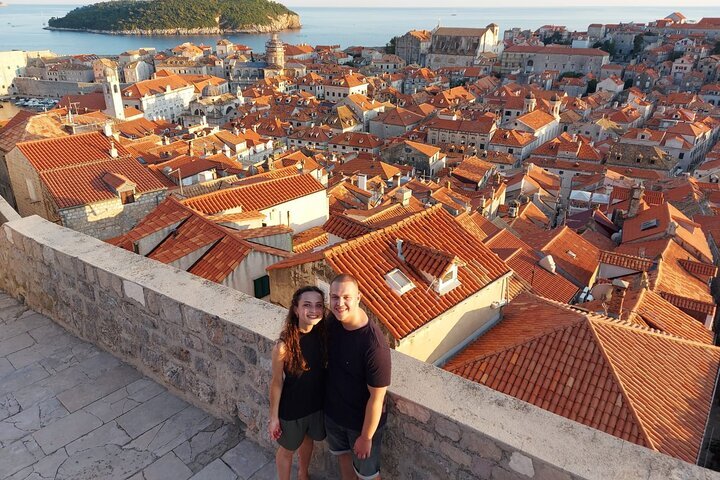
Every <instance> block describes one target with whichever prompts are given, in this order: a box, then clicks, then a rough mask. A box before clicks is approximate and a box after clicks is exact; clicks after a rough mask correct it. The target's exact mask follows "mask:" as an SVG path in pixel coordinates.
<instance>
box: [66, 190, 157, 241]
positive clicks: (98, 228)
mask: <svg viewBox="0 0 720 480" xmlns="http://www.w3.org/2000/svg"><path fill="white" fill-rule="evenodd" d="M166 196H167V190H161V191H157V192H149V193H146V194H143V195H138V196H137V197H136V199H135V202H134V203H127V204H125V205H123V204H122V203H121V201H120V199H119V198H114V199H112V200H106V201H103V202H95V203H93V204H91V205H83V206H80V207H75V208H66V209H63V210H60V212H59V214H60V219H61V221H62V224H63V225H64V226H66V227H68V228H70V229H72V230H76V231H78V232H83V233H85V234H87V235H90V236H92V237H95V238H100V239H108V238H112V237H117V236H119V235H122V234H124V233H127V232H129V231H130V230H132V228H133V227H135V225H137V224H138V223H139V222H140V220H142V219H143V218H145V217H146V216H147V215H148V214H149V213H150V212H152V211H153V210H155V208H157V206H158V205H159V204H160V203H162V201H163V200H165V197H166Z"/></svg>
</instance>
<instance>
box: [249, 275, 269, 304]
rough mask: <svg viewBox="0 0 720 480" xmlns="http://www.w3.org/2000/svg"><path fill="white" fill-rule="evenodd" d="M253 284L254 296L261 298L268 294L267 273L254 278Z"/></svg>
mask: <svg viewBox="0 0 720 480" xmlns="http://www.w3.org/2000/svg"><path fill="white" fill-rule="evenodd" d="M253 284H254V286H255V297H256V298H263V297H267V296H268V295H270V277H269V276H268V275H265V276H264V277H260V278H256V279H255V280H253Z"/></svg>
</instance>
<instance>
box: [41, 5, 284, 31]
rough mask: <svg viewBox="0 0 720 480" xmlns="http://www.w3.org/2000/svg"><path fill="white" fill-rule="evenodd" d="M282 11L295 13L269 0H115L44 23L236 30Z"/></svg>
mask: <svg viewBox="0 0 720 480" xmlns="http://www.w3.org/2000/svg"><path fill="white" fill-rule="evenodd" d="M284 14H290V15H295V13H294V12H292V11H291V10H288V9H287V8H286V7H285V6H284V5H281V4H279V3H276V2H273V1H269V0H154V1H146V0H116V1H111V2H102V3H96V4H93V5H87V6H84V7H79V8H76V9H74V10H72V11H71V12H69V13H68V14H67V15H65V16H64V17H62V18H56V17H53V18H51V19H50V20H49V21H48V26H50V27H53V28H71V29H75V30H105V31H117V32H120V31H130V30H136V29H139V30H168V29H174V28H183V29H195V28H216V27H219V28H220V29H222V30H240V29H243V27H247V26H251V25H268V24H270V23H271V22H272V20H273V19H274V18H276V17H277V16H278V15H284ZM218 17H219V19H218ZM218 22H219V23H218Z"/></svg>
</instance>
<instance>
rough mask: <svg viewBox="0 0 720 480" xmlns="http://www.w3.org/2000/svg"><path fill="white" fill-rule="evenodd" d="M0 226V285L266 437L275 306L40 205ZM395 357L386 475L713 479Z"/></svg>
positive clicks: (277, 316)
mask: <svg viewBox="0 0 720 480" xmlns="http://www.w3.org/2000/svg"><path fill="white" fill-rule="evenodd" d="M2 228H3V229H4V230H5V232H0V263H2V262H3V261H4V262H6V263H4V264H6V265H8V266H9V267H8V271H7V272H5V273H4V274H3V273H2V272H0V288H2V289H5V290H6V291H7V292H8V293H10V294H11V295H14V296H18V295H23V296H24V297H25V298H26V299H27V302H28V305H29V306H30V307H32V308H34V309H37V310H40V311H41V313H44V314H46V315H48V316H50V317H51V318H53V319H54V320H55V321H57V322H58V323H61V324H62V325H64V326H66V328H68V329H70V330H72V331H73V332H75V333H76V334H78V335H80V336H82V337H84V338H87V339H88V340H90V341H92V342H93V343H96V344H98V345H100V346H101V347H102V348H105V349H107V350H109V351H111V352H112V353H114V354H115V355H118V356H120V357H121V358H123V359H125V360H127V361H129V362H130V363H132V364H134V365H136V366H138V367H139V368H140V369H141V371H143V372H144V373H146V374H148V375H150V376H152V377H153V378H155V379H156V380H158V381H160V382H162V383H163V384H165V385H166V386H168V388H170V389H171V390H172V391H174V392H177V393H179V394H181V395H182V397H183V398H185V399H186V400H188V401H190V402H192V403H193V404H195V405H197V406H199V407H201V408H203V409H205V410H206V411H208V412H210V413H213V414H215V415H218V416H222V417H225V418H230V417H235V416H237V417H239V418H240V420H241V421H242V422H243V423H244V425H245V427H246V430H247V432H246V433H247V434H248V436H250V437H252V438H253V439H254V440H256V441H258V442H260V443H264V444H268V440H267V438H266V435H265V432H264V420H265V418H266V415H267V413H266V412H267V393H266V388H267V382H268V380H269V370H270V361H269V354H270V349H271V345H272V341H273V340H274V339H275V338H276V337H277V335H278V333H279V331H280V326H281V322H282V318H283V317H284V314H285V312H284V310H283V309H280V308H279V307H277V306H275V305H272V304H268V303H266V302H263V301H260V300H257V299H254V298H251V297H249V296H247V295H245V294H242V293H240V292H237V291H235V290H231V289H228V288H226V287H223V286H221V285H218V284H215V283H212V282H208V281H205V280H202V279H199V278H197V277H194V276H192V275H190V274H187V273H186V272H182V271H180V270H177V269H175V268H172V267H170V266H167V265H164V264H162V263H159V262H155V261H153V260H148V259H146V258H144V257H140V256H138V255H135V254H132V253H130V252H126V251H124V250H120V249H117V248H115V247H112V246H110V245H108V244H105V243H103V242H101V241H98V240H96V239H93V238H90V237H87V236H85V235H83V234H80V233H77V232H73V231H70V230H68V229H65V228H62V227H59V226H58V225H55V224H52V223H50V222H47V221H45V220H43V219H41V218H39V217H28V218H24V219H20V220H16V221H13V222H11V223H6V224H5V225H3V227H2ZM9 239H11V240H12V242H11V241H10V240H9ZM46 276H49V277H51V280H48V279H47V278H43V277H46ZM44 282H45V283H44ZM56 283H57V284H58V285H55V284H56ZM58 292H62V295H60V294H58ZM178 315H179V316H180V317H181V318H178ZM393 362H394V363H393V384H392V386H391V388H390V389H389V392H390V423H389V426H390V428H389V429H388V431H387V437H386V441H385V443H386V445H387V446H388V447H390V448H385V449H384V451H383V462H384V465H386V466H387V469H388V471H389V472H390V474H391V476H392V477H397V478H408V477H411V476H413V478H415V476H417V478H434V477H445V478H478V477H479V478H490V477H491V476H492V478H582V479H601V478H602V479H605V478H643V479H658V480H660V479H675V478H677V479H680V478H700V479H702V478H704V479H720V473H717V472H712V471H709V470H706V469H702V468H700V467H698V466H695V465H690V464H687V463H684V462H682V461H679V460H676V459H674V458H672V457H668V456H665V455H662V454H659V453H657V452H653V451H651V450H648V449H645V448H643V447H640V446H637V445H635V444H632V443H629V442H625V441H622V440H619V439H617V438H615V437H613V436H611V435H608V434H605V433H603V432H600V431H597V430H594V429H591V428H589V427H586V426H584V425H581V424H578V423H575V422H572V421H570V420H567V419H565V418H563V417H560V416H557V415H554V414H552V413H550V412H547V411H545V410H542V409H540V408H537V407H534V406H532V405H529V404H527V403H524V402H521V401H519V400H517V399H515V398H513V397H509V396H507V395H504V394H501V393H499V392H496V391H494V390H492V389H489V388H487V387H484V386H482V385H479V384H476V383H473V382H469V381H466V380H465V379H463V378H461V377H457V376H455V375H452V374H450V373H448V372H445V371H443V370H440V369H438V368H436V367H434V366H432V365H429V364H425V363H423V362H419V361H417V360H414V359H412V358H410V357H407V356H405V355H403V354H401V353H398V352H393ZM418 386H422V388H418ZM618 454H619V455H618Z"/></svg>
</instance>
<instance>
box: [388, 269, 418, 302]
mask: <svg viewBox="0 0 720 480" xmlns="http://www.w3.org/2000/svg"><path fill="white" fill-rule="evenodd" d="M385 281H386V282H387V284H388V285H389V286H390V288H392V289H393V290H394V291H395V293H397V294H398V295H402V294H404V293H407V292H409V291H410V290H412V289H413V288H415V284H414V283H413V282H412V280H410V279H409V278H408V277H407V275H405V274H404V273H403V272H402V271H401V270H400V269H398V268H395V269H393V270H390V271H389V272H388V273H386V274H385Z"/></svg>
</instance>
